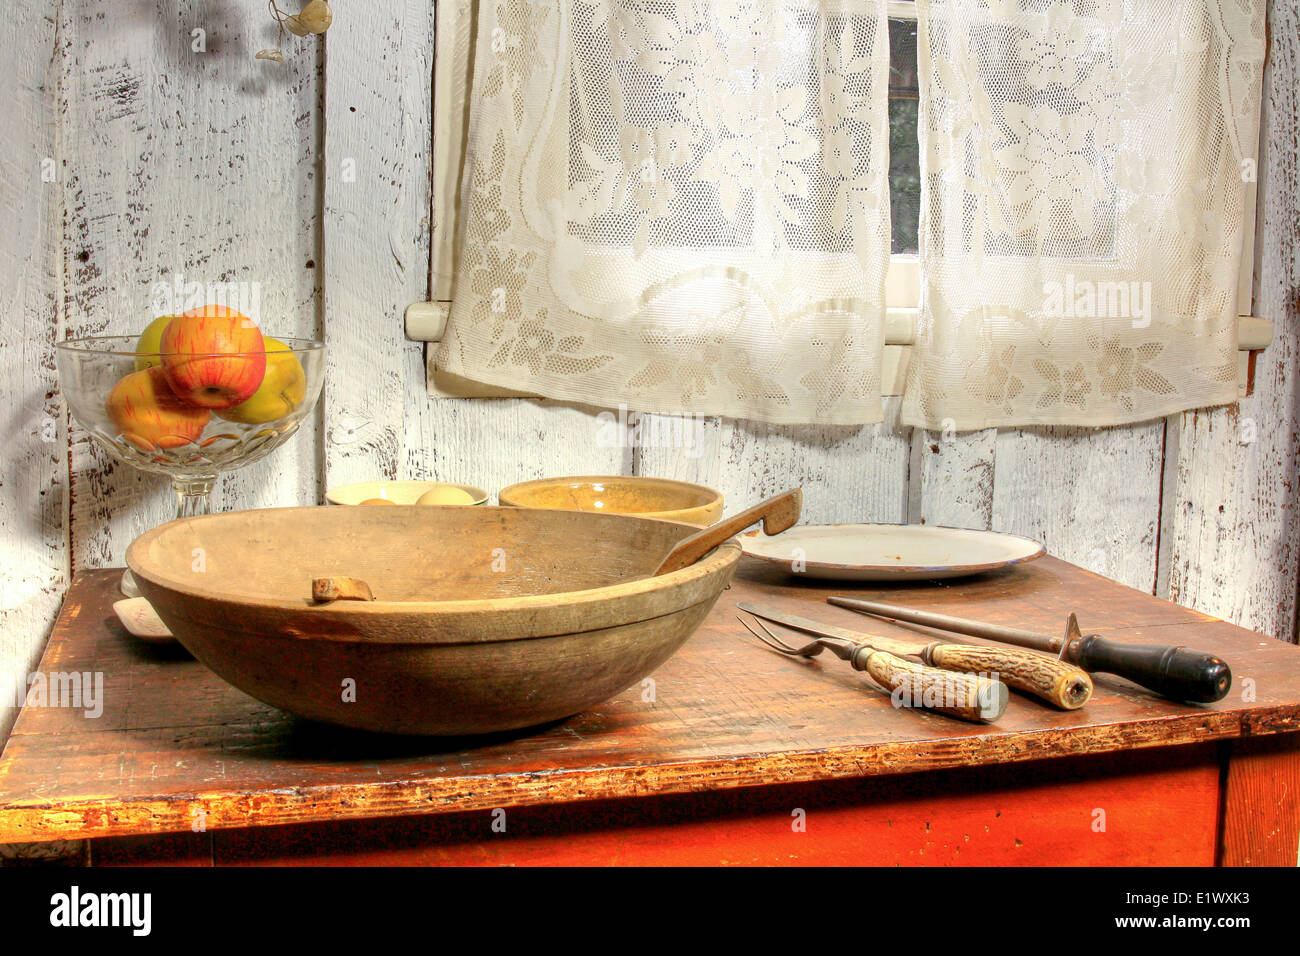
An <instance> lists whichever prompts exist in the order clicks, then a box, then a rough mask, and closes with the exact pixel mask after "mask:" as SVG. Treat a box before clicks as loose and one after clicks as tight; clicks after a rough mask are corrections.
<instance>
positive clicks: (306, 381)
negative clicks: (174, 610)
mask: <svg viewBox="0 0 1300 956" xmlns="http://www.w3.org/2000/svg"><path fill="white" fill-rule="evenodd" d="M136 341H137V339H136V337H134V336H96V337H93V338H83V339H68V340H67V341H64V342H59V343H57V356H58V368H59V384H60V386H61V387H62V390H63V395H64V398H65V399H67V402H68V407H69V408H70V409H71V410H72V415H73V417H74V418H76V420H77V422H78V423H80V425H81V426H82V427H83V428H85V429H86V431H88V432H89V433H90V435H91V437H92V438H94V439H95V441H96V442H98V443H99V444H100V445H101V446H102V447H103V448H104V449H105V450H107V451H108V453H109V454H110V455H112V456H113V457H115V458H119V459H121V460H122V461H125V462H128V463H129V464H132V465H134V466H135V467H137V468H140V469H143V470H144V471H151V472H156V473H158V474H160V475H166V476H167V477H168V478H170V479H171V482H172V488H173V489H175V491H176V503H177V504H176V516H177V517H178V518H185V517H189V516H192V515H200V514H206V513H207V511H208V507H209V504H208V493H209V492H210V491H211V490H212V483H213V482H214V481H216V480H217V475H218V474H220V473H221V472H223V471H234V470H235V469H236V468H242V467H243V466H244V465H248V464H251V463H252V462H255V461H258V460H260V459H262V458H265V457H266V456H267V455H269V454H270V453H271V452H273V451H275V449H277V448H279V447H280V446H281V445H283V444H284V443H285V442H286V441H288V440H289V438H290V437H291V436H292V435H293V433H294V432H296V431H297V430H298V423H299V422H301V421H302V420H303V419H304V418H306V417H307V416H308V415H309V414H311V411H312V409H313V408H314V407H315V405H316V400H317V399H318V398H319V397H320V392H321V385H322V384H323V382H324V380H325V346H324V344H323V343H321V342H316V341H312V340H311V339H280V340H279V341H280V342H282V343H283V344H284V346H285V349H284V350H271V349H268V350H267V351H265V352H264V353H255V352H248V353H238V354H222V355H186V360H187V361H206V360H211V361H213V362H215V363H217V367H220V368H221V369H223V370H224V371H225V372H231V373H236V374H237V373H238V372H239V371H240V368H241V366H240V364H239V363H240V362H243V361H248V360H249V359H250V358H251V359H252V361H253V362H254V364H255V365H258V366H260V365H261V362H260V361H258V360H257V358H256V357H257V356H258V355H259V354H264V355H265V356H266V367H265V372H264V373H263V377H262V387H261V388H260V389H259V391H258V392H257V394H255V395H254V396H253V399H250V400H249V402H248V403H246V404H243V405H240V406H236V407H235V408H234V409H215V408H214V409H208V410H207V416H208V417H207V418H206V419H205V418H204V412H203V410H201V409H199V408H197V406H193V405H190V404H189V403H187V402H185V401H183V400H181V399H179V398H177V397H176V395H175V393H174V392H172V391H171V389H170V388H169V386H168V385H167V381H166V378H165V376H164V375H163V373H162V368H161V365H162V356H161V355H154V354H147V353H138V352H136V351H135V348H136ZM294 363H296V365H295V364H294ZM151 367H152V368H153V371H147V370H148V369H149V368H151ZM139 372H147V374H146V375H145V376H137V377H136V378H135V379H133V380H132V381H131V382H130V383H125V384H123V383H122V381H123V379H124V378H126V377H127V376H130V375H133V374H135V373H139ZM119 385H121V387H120V388H119ZM115 389H116V391H115ZM122 591H123V593H124V594H127V595H129V596H132V597H134V596H136V595H138V594H139V590H138V589H137V588H136V586H135V581H134V580H133V579H132V578H131V572H130V571H127V572H126V573H125V574H124V575H123V577H122Z"/></svg>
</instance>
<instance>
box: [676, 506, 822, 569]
mask: <svg viewBox="0 0 1300 956" xmlns="http://www.w3.org/2000/svg"><path fill="white" fill-rule="evenodd" d="M802 508H803V492H802V491H800V490H799V489H798V488H791V489H790V490H789V491H785V492H782V493H781V494H779V495H777V496H776V497H775V498H768V499H767V500H766V501H764V502H762V503H761V504H757V505H754V507H752V508H748V509H746V510H745V511H742V512H741V513H740V514H738V515H734V516H733V517H730V518H723V519H722V520H721V521H719V522H718V523H717V524H715V525H710V526H709V527H707V528H705V529H704V530H703V531H697V532H695V534H693V535H691V536H690V537H686V538H682V540H681V541H678V542H677V546H676V547H674V548H673V549H672V550H671V551H669V552H668V556H667V557H666V558H664V559H663V561H661V562H660V563H659V567H657V568H655V571H654V573H653V574H651V575H650V577H652V578H657V577H659V575H661V574H668V573H669V572H670V571H680V570H681V569H682V568H687V567H690V566H691V565H692V564H694V563H695V562H696V561H698V560H700V558H702V557H704V556H705V555H706V554H708V553H709V552H710V551H712V550H713V549H714V548H716V547H717V546H718V545H720V544H722V542H724V541H726V540H727V539H728V538H730V537H732V536H734V535H737V534H740V532H742V531H744V530H745V529H746V528H748V527H749V526H750V525H752V524H754V523H756V522H757V521H759V520H760V519H762V522H763V533H764V534H780V533H781V532H782V531H785V530H786V529H787V528H792V527H794V524H795V522H797V521H798V520H799V512H800V510H801V509H802Z"/></svg>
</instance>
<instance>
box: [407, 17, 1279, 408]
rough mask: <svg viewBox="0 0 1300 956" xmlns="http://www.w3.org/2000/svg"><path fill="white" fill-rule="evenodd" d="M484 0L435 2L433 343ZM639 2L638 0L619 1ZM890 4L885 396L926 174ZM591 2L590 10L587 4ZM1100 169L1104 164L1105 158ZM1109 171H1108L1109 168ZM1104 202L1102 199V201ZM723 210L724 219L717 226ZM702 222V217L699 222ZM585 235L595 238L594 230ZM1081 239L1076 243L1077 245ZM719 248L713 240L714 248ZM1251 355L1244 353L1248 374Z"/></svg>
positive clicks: (1243, 302) (426, 314)
mask: <svg viewBox="0 0 1300 956" xmlns="http://www.w3.org/2000/svg"><path fill="white" fill-rule="evenodd" d="M479 2H480V0H440V2H439V3H438V6H437V14H436V16H437V25H436V28H437V56H436V61H435V67H434V97H433V101H434V114H435V115H434V124H433V127H434V131H435V134H434V143H433V153H434V161H435V163H434V165H435V169H434V209H433V225H432V228H433V236H432V245H433V253H432V260H433V262H432V269H433V281H432V298H433V300H434V302H432V303H423V304H417V307H413V314H414V319H412V314H408V335H410V336H411V337H412V338H417V339H425V340H430V341H434V340H437V339H438V338H439V336H440V330H441V327H442V325H441V323H443V322H445V305H443V304H442V303H446V302H447V301H449V300H450V298H451V294H452V289H453V282H454V274H455V265H456V260H457V257H458V249H457V248H456V232H457V230H456V220H457V198H458V196H459V193H460V185H461V175H462V164H463V157H464V151H465V144H466V137H467V130H468V120H469V116H468V113H469V96H470V84H471V77H472V75H473V57H474V43H475V36H476V25H477V11H478V6H479ZM623 2H636V0H623ZM888 8H889V18H890V19H889V48H890V87H889V115H890V167H889V185H890V202H891V259H890V267H889V273H888V277H887V290H886V306H887V321H886V330H885V341H886V344H887V346H893V347H894V348H893V349H892V350H890V349H887V352H888V353H890V354H888V355H887V361H893V362H894V363H895V367H894V369H893V371H892V375H890V376H886V377H887V379H889V378H892V381H893V384H894V387H887V393H888V394H896V393H897V390H898V388H897V387H898V386H901V381H902V377H903V375H904V374H905V364H904V362H902V361H900V357H899V355H898V351H897V347H900V346H905V345H907V344H908V343H910V342H911V340H912V336H913V334H914V328H915V320H916V310H917V308H918V305H919V301H920V290H921V281H920V267H919V262H918V258H917V252H918V245H919V221H920V210H921V196H920V192H921V174H920V144H919V142H918V135H917V128H918V111H919V86H920V84H919V78H918V63H917V21H916V11H915V6H914V4H913V2H912V0H891V2H890V3H889V5H888ZM583 9H584V10H585V9H586V8H585V7H584V8H583ZM576 20H577V21H578V22H576V23H575V27H574V28H575V29H578V30H581V29H588V30H594V29H595V25H593V24H591V23H590V22H589V21H584V19H583V17H582V16H578V17H576ZM590 49H591V50H592V51H593V55H596V54H598V52H599V49H600V47H599V45H598V44H592V45H591V47H590ZM592 75H593V76H596V77H598V76H599V72H598V71H593V74H592ZM589 86H591V88H589V89H585V90H584V89H575V90H574V91H573V93H572V95H573V96H574V97H588V98H591V99H598V98H599V97H600V96H602V95H604V96H608V93H607V92H606V91H603V90H601V89H599V88H597V87H599V83H595V84H589ZM625 108H626V109H630V110H642V111H653V110H654V108H655V107H654V104H653V103H652V102H649V101H647V102H645V103H631V104H626V105H625ZM574 115H575V116H579V115H584V116H587V117H592V116H598V115H599V110H595V111H593V110H591V109H590V108H589V109H587V110H585V111H581V112H580V111H576V110H575V113H574ZM618 135H619V133H618V130H617V128H616V126H615V125H612V124H610V125H608V127H607V128H605V129H603V130H602V136H601V137H600V141H601V145H602V148H601V149H600V150H599V151H598V153H596V154H595V155H589V156H582V155H573V156H571V157H570V162H571V163H573V164H588V163H591V162H605V163H618V164H622V163H623V162H624V160H623V156H622V154H621V151H620V144H619V142H618ZM1099 165H1100V166H1101V167H1104V162H1102V163H1100V164H1099ZM1103 171H1104V169H1103ZM1244 188H1245V189H1246V193H1247V197H1246V203H1245V215H1246V222H1245V229H1244V251H1243V256H1242V261H1241V272H1240V277H1239V284H1238V302H1239V309H1238V311H1239V313H1240V314H1242V315H1243V316H1245V315H1248V314H1249V311H1250V287H1251V270H1252V265H1253V245H1254V182H1253V181H1247V182H1245V183H1244ZM692 201H693V204H695V205H707V204H708V203H716V202H718V198H717V197H716V196H714V197H710V196H704V195H701V196H697V197H692ZM1103 205H1105V203H1099V206H1103ZM1097 219H1098V223H1099V225H1098V228H1097V231H1096V232H1095V234H1094V235H1093V236H1092V237H1089V240H1088V241H1087V242H1086V243H1084V245H1086V246H1087V248H1086V249H1084V248H1065V247H1064V246H1062V247H1061V248H1059V249H1058V250H1057V252H1056V254H1058V255H1061V256H1065V257H1089V258H1093V257H1096V258H1104V257H1105V255H1106V254H1107V251H1108V249H1109V245H1108V244H1109V243H1111V242H1113V241H1116V237H1115V234H1114V230H1113V229H1107V228H1105V223H1106V222H1107V217H1106V215H1105V211H1104V210H1102V212H1101V214H1099V216H1098V217H1097ZM721 221H722V217H719V222H720V223H721ZM697 222H698V220H697ZM587 228H589V229H591V230H592V231H593V232H595V233H597V234H598V235H599V238H600V240H601V241H602V242H603V241H608V242H609V243H610V244H611V245H627V244H629V243H631V242H633V241H634V237H633V236H632V235H630V234H629V232H628V229H629V226H628V220H627V219H626V218H624V219H620V218H618V217H614V216H611V217H608V218H606V219H603V220H602V219H599V218H598V219H596V220H593V221H592V222H591V223H589V224H588V226H587ZM585 238H588V239H590V238H592V237H590V236H588V237H585ZM692 238H693V241H695V242H697V243H700V244H704V245H714V244H717V243H725V242H726V241H727V237H726V230H725V229H723V228H721V226H720V227H719V229H717V230H716V231H714V232H713V233H712V234H708V235H700V234H699V232H698V230H697V231H696V232H695V233H693V236H692ZM1077 245H1078V244H1077V243H1076V246H1077ZM715 247H716V246H715ZM1005 254H1006V255H1008V256H1014V255H1016V250H1015V249H1012V248H1008V249H1006V250H1005ZM1270 334H1271V327H1268V326H1267V325H1266V324H1265V325H1263V326H1261V325H1259V323H1258V321H1256V322H1255V324H1250V323H1249V322H1243V324H1242V331H1241V335H1242V347H1243V349H1245V348H1250V347H1254V348H1259V347H1262V345H1263V344H1265V343H1266V341H1267V338H1268V336H1269V335H1270ZM1246 363H1247V355H1246V353H1245V352H1243V353H1242V366H1243V377H1244V375H1245V371H1244V370H1245V368H1246ZM430 383H431V384H430V390H431V392H432V393H434V394H454V395H465V394H492V395H501V394H507V393H504V392H502V391H501V390H500V389H493V388H489V387H487V386H483V387H481V388H479V387H471V388H469V390H468V392H467V391H466V390H464V389H463V383H462V381H461V380H458V381H457V383H456V386H457V387H456V390H454V391H451V392H445V393H440V392H439V389H438V388H437V387H436V385H435V384H434V376H432V375H431V376H430Z"/></svg>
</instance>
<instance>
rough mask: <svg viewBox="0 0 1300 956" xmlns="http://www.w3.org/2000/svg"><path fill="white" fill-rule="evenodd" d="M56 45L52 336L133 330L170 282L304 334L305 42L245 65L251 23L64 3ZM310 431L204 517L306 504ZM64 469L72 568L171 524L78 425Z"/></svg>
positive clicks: (308, 229)
mask: <svg viewBox="0 0 1300 956" xmlns="http://www.w3.org/2000/svg"><path fill="white" fill-rule="evenodd" d="M268 32H269V36H268ZM60 33H61V40H62V45H61V52H62V56H63V63H62V68H63V70H62V90H61V102H60V123H61V131H60V135H61V139H62V147H61V151H62V155H63V157H64V158H66V159H67V160H68V167H67V169H68V177H67V180H66V183H65V189H64V202H65V209H64V235H63V263H62V268H63V273H64V282H65V284H66V296H67V322H66V325H67V334H68V336H69V337H76V336H81V335H127V334H135V333H137V332H139V331H140V330H141V329H142V328H143V327H144V325H146V324H147V323H148V321H149V320H150V319H151V318H152V316H153V315H154V314H155V313H154V311H153V310H154V308H155V306H156V305H157V304H158V302H165V301H166V299H165V297H163V296H161V295H160V290H159V289H158V287H157V286H156V285H155V284H156V283H164V284H169V285H172V286H173V288H174V283H175V282H176V280H177V279H178V278H179V279H180V281H181V282H182V283H188V282H201V283H203V284H204V285H205V286H206V285H207V284H208V283H218V282H220V283H231V282H234V283H246V285H245V286H244V290H245V294H246V295H247V297H248V301H249V302H250V303H251V302H254V301H256V302H257V303H258V304H259V308H257V309H255V310H254V311H255V312H256V314H255V315H254V318H256V319H258V320H259V322H260V324H261V325H262V327H263V328H264V329H265V330H267V331H268V332H270V333H271V334H279V335H290V336H292V335H301V336H315V335H317V334H319V320H318V316H317V306H316V303H317V301H318V296H317V281H316V275H317V272H316V267H317V261H316V260H318V259H319V253H318V249H317V242H316V234H317V225H318V217H317V208H318V202H317V189H318V180H317V170H316V153H317V145H318V138H319V132H320V129H319V115H320V111H319V109H318V106H319V94H320V88H319V70H318V53H317V45H318V44H317V43H316V42H315V41H310V42H304V43H302V44H296V43H295V44H292V45H287V46H286V57H285V62H284V63H274V62H269V61H264V60H255V59H254V58H253V54H254V53H255V52H256V51H257V50H258V49H259V48H261V47H263V46H266V45H269V42H270V41H271V40H272V39H273V38H274V29H273V25H272V23H271V21H270V18H269V15H268V14H267V11H266V8H265V7H264V6H260V5H257V4H216V5H214V4H210V3H204V2H202V0H180V2H176V0H155V2H153V3H126V2H114V3H108V4H104V3H99V2H93V0H68V2H66V3H65V4H64V5H63V12H62V17H61V20H60ZM290 39H293V38H290ZM176 298H181V299H183V298H184V293H183V292H182V295H181V296H180V297H176ZM176 298H173V301H172V304H173V305H175V304H178V303H177V302H176ZM314 431H315V429H313V428H310V427H308V428H303V429H300V431H299V434H298V436H297V437H295V438H294V439H293V440H292V441H291V442H290V443H289V444H287V445H286V446H285V447H284V448H282V449H280V450H278V451H277V452H276V453H275V454H274V455H272V456H271V457H270V458H268V459H267V460H265V461H263V462H261V463H258V464H256V465H253V466H251V467H249V468H247V469H244V470H243V471H240V472H237V473H234V474H232V475H229V476H226V477H224V478H223V479H222V480H221V481H220V482H219V483H218V485H217V487H216V488H215V489H214V501H213V503H214V506H215V507H218V508H232V507H240V508H249V507H264V506H269V505H285V504H295V503H307V502H313V501H315V500H316V498H317V491H316V484H317V468H316V457H317V452H316V447H315V441H316V436H315V434H314ZM71 461H72V477H71V486H72V499H71V500H72V506H71V507H72V529H71V530H72V549H73V554H72V560H73V566H74V568H77V567H95V566H102V565H106V564H120V563H121V562H122V555H123V552H124V551H125V549H126V546H127V545H128V544H130V542H131V541H132V540H133V539H134V538H135V536H136V535H138V534H140V533H141V532H142V531H144V530H146V529H147V528H150V527H152V526H154V525H156V524H158V523H160V522H162V521H166V520H169V519H170V518H172V517H173V516H174V513H175V512H174V509H175V501H174V498H173V496H172V494H171V492H170V490H169V486H168V484H167V482H166V481H165V479H162V478H159V477H155V476H146V475H142V474H140V473H139V472H137V471H136V470H135V469H133V468H130V467H128V466H125V465H121V464H116V463H114V462H112V461H110V460H109V458H108V456H107V455H105V454H104V453H103V452H102V451H100V450H99V449H98V448H97V447H93V446H91V445H90V444H89V442H88V439H87V438H86V436H85V433H84V432H83V431H82V430H81V429H79V428H76V427H74V428H73V435H72V450H71Z"/></svg>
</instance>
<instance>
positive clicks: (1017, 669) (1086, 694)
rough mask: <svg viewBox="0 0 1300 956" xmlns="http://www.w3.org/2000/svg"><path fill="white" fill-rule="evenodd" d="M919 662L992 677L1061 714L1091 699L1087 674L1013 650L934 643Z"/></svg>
mask: <svg viewBox="0 0 1300 956" xmlns="http://www.w3.org/2000/svg"><path fill="white" fill-rule="evenodd" d="M922 659H923V660H924V661H925V662H926V663H927V664H933V665H934V666H936V667H942V668H944V669H945V670H952V671H965V672H967V673H973V674H989V675H995V676H996V677H997V678H998V679H999V680H1001V681H1003V682H1004V683H1006V684H1009V685H1010V686H1012V687H1014V688H1016V689H1017V690H1022V691H1024V692H1025V693H1027V694H1033V695H1034V696H1035V697H1041V698H1042V699H1043V700H1045V701H1047V702H1048V703H1049V704H1051V705H1053V706H1054V707H1059V708H1061V709H1062V710H1078V709H1079V708H1080V707H1082V706H1083V705H1084V704H1086V703H1088V701H1089V700H1091V699H1092V678H1091V677H1089V676H1088V672H1087V671H1085V670H1083V669H1082V668H1080V667H1075V666H1074V665H1073V664H1069V663H1067V662H1065V661H1062V660H1058V659H1057V658H1055V657H1048V656H1047V655H1046V654H1035V653H1034V652H1033V651H1023V650H1019V649H1017V648H1014V647H982V646H979V645H976V644H943V643H934V644H930V645H928V646H927V647H926V648H925V650H924V651H922Z"/></svg>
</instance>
